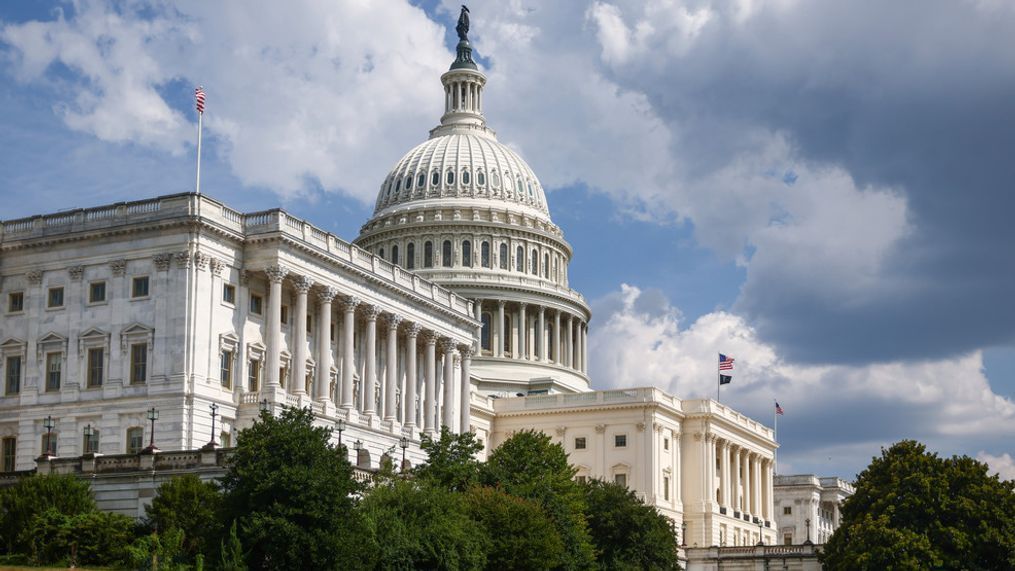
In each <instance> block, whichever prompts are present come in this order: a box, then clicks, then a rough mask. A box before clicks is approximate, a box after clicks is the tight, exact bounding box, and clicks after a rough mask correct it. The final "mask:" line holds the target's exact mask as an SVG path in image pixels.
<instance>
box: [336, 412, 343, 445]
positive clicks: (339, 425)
mask: <svg viewBox="0 0 1015 571" xmlns="http://www.w3.org/2000/svg"><path fill="white" fill-rule="evenodd" d="M335 430H337V431H338V447H339V448H341V447H342V433H343V432H345V421H344V420H342V419H341V418H340V419H338V422H337V423H336V424H335Z"/></svg>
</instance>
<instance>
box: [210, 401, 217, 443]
mask: <svg viewBox="0 0 1015 571" xmlns="http://www.w3.org/2000/svg"><path fill="white" fill-rule="evenodd" d="M208 408H210V409H211V440H210V441H209V442H208V445H209V446H212V447H214V446H217V445H218V443H217V442H215V417H216V416H218V410H219V405H217V404H215V403H211V404H210V405H209V406H208Z"/></svg>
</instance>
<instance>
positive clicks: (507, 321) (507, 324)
mask: <svg viewBox="0 0 1015 571" xmlns="http://www.w3.org/2000/svg"><path fill="white" fill-rule="evenodd" d="M501 335H502V336H503V337H504V353H510V352H511V339H512V338H513V336H512V335H511V316H510V315H505V316H504V331H503V332H502V333H501Z"/></svg>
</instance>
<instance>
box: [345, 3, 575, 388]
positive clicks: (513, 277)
mask: <svg viewBox="0 0 1015 571" xmlns="http://www.w3.org/2000/svg"><path fill="white" fill-rule="evenodd" d="M467 32H468V26H467V23H466V25H465V26H464V32H463V31H462V30H459V38H460V40H461V41H460V42H459V43H458V47H457V58H456V59H455V61H454V63H452V64H451V68H450V69H449V70H448V71H447V72H445V73H444V74H443V75H441V83H442V84H443V86H444V93H443V95H444V114H443V115H442V116H441V120H440V124H439V125H438V126H437V127H435V128H433V129H432V130H431V131H430V136H429V137H428V139H427V140H426V141H424V142H423V143H421V144H419V145H417V146H416V147H414V148H413V149H411V150H410V151H409V152H407V153H406V154H405V155H404V156H403V157H402V158H401V159H400V160H399V161H398V162H397V163H396V164H395V166H394V168H393V169H392V170H391V172H390V173H388V175H387V176H386V177H385V179H384V182H383V183H382V184H381V188H380V191H379V192H378V194H377V202H376V206H375V209H374V213H373V216H371V218H370V220H368V221H367V222H366V224H364V225H363V227H362V228H361V230H360V235H359V237H358V238H356V240H355V244H356V245H357V246H359V247H360V248H363V249H364V250H366V251H368V252H370V253H372V254H373V255H374V256H376V257H377V258H380V259H382V260H385V261H387V262H389V263H391V264H394V265H396V266H398V267H400V268H403V269H404V270H407V271H410V272H414V273H416V274H418V275H419V276H421V277H423V278H426V279H428V280H431V281H433V282H435V283H438V284H440V285H442V286H444V287H446V288H448V289H450V290H452V291H454V292H455V293H456V294H457V295H459V296H461V297H465V298H467V299H469V300H472V302H473V309H474V312H475V319H476V321H477V323H481V324H482V325H481V327H479V328H478V329H477V331H476V340H475V346H474V347H473V351H474V356H473V358H472V363H473V369H472V375H473V377H474V378H475V379H477V380H478V384H477V389H478V391H479V392H480V393H485V394H492V395H501V396H515V395H516V394H519V393H522V394H539V393H554V392H576V391H587V390H589V379H588V354H587V340H588V322H589V319H590V318H591V316H592V314H591V311H590V309H589V307H588V304H587V303H586V302H585V299H584V298H583V297H582V295H581V294H580V293H578V292H577V291H575V290H573V289H571V288H570V287H569V285H568V275H567V270H568V265H569V264H570V262H571V257H572V254H573V251H572V249H571V246H570V244H568V243H567V241H566V240H564V233H563V232H562V231H561V229H560V228H559V227H558V226H557V225H556V224H554V223H553V221H552V220H551V219H550V210H549V206H548V205H547V202H546V194H545V193H544V192H543V187H542V185H541V184H540V183H539V179H538V178H537V177H536V174H535V173H534V172H533V171H532V169H531V168H530V167H529V165H528V164H526V162H525V161H524V160H522V158H521V157H520V156H518V154H517V153H516V152H514V151H513V150H511V149H510V148H509V147H508V146H507V145H504V144H502V143H500V142H499V141H497V136H496V134H495V133H494V132H493V130H491V129H490V128H489V127H487V125H486V118H485V117H484V116H483V88H484V87H485V85H486V76H485V75H484V74H483V73H482V72H481V71H479V68H478V66H477V65H476V64H475V62H474V61H473V60H472V47H471V45H470V44H469V41H468V37H467Z"/></svg>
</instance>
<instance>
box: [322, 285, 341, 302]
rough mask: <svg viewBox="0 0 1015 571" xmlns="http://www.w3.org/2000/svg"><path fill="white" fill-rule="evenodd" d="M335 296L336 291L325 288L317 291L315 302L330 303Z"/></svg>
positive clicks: (329, 287) (331, 288) (328, 287)
mask: <svg viewBox="0 0 1015 571" xmlns="http://www.w3.org/2000/svg"><path fill="white" fill-rule="evenodd" d="M336 295H338V290H337V289H335V288H333V287H331V286H326V287H323V288H321V289H319V290H317V301H318V302H320V303H331V300H333V299H335V296H336Z"/></svg>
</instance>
